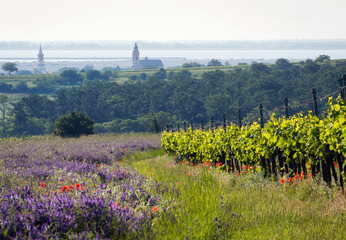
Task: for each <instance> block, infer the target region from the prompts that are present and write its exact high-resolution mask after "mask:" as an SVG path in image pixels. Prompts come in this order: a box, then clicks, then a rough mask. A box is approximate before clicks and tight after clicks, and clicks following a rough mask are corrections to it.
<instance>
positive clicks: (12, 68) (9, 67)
mask: <svg viewBox="0 0 346 240" xmlns="http://www.w3.org/2000/svg"><path fill="white" fill-rule="evenodd" d="M2 70H4V71H5V72H7V73H8V75H11V73H13V72H17V71H18V68H17V64H16V63H11V62H7V63H4V64H2Z"/></svg>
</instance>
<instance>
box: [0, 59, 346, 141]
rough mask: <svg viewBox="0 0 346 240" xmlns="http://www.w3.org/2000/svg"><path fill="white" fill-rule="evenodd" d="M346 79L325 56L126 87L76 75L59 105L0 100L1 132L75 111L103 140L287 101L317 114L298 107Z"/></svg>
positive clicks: (42, 127) (27, 128) (136, 80)
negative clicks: (313, 92)
mask: <svg viewBox="0 0 346 240" xmlns="http://www.w3.org/2000/svg"><path fill="white" fill-rule="evenodd" d="M345 73H346V60H335V61H332V60H330V59H329V58H328V57H326V56H325V57H323V56H320V57H319V58H317V59H315V60H310V59H308V60H306V61H301V62H298V63H290V62H289V61H288V60H286V59H278V60H277V61H276V63H275V64H272V65H265V64H262V63H257V64H253V65H250V66H245V67H241V68H240V67H234V68H229V69H228V70H226V71H224V70H213V71H206V72H204V73H203V74H202V75H201V77H198V78H197V77H194V75H193V74H192V73H191V71H189V69H188V68H182V69H181V70H179V71H169V70H165V69H160V70H157V72H155V73H154V74H153V75H150V76H148V75H146V74H143V73H140V72H138V74H137V75H134V76H132V77H131V78H129V79H128V80H127V81H125V82H124V83H121V84H120V83H117V82H111V81H107V79H106V78H105V77H103V78H102V77H100V78H89V79H84V80H83V78H81V75H79V74H80V73H77V74H76V75H75V78H76V79H72V80H71V81H75V82H78V83H79V85H75V86H74V87H69V88H65V89H61V90H57V91H56V92H55V94H54V98H48V97H47V96H45V95H37V94H35V93H34V94H31V95H28V96H26V97H23V98H22V99H21V100H20V101H18V102H16V103H13V104H12V105H13V107H9V104H8V103H6V99H2V101H0V110H1V113H0V116H1V124H0V133H1V134H2V136H9V135H14V136H23V135H36V134H45V133H51V132H52V130H53V129H54V123H55V121H56V119H57V118H58V117H60V116H62V115H64V114H66V113H68V112H70V111H81V112H84V113H86V114H87V115H88V116H90V117H91V118H92V119H93V120H94V121H95V123H96V124H95V130H96V132H98V133H106V132H129V131H135V132H137V131H154V130H155V129H156V130H157V126H155V125H158V126H159V127H160V128H161V130H162V129H163V128H164V127H165V126H166V124H176V123H178V122H179V123H182V122H183V121H187V122H190V121H192V122H194V123H196V124H199V123H200V122H201V120H203V121H204V122H208V121H209V119H210V117H214V118H215V119H216V120H218V119H219V120H221V119H222V114H225V115H226V118H227V119H228V120H229V121H236V120H237V112H238V109H240V110H241V112H242V116H243V118H245V120H246V119H248V120H249V121H250V120H251V119H253V118H256V117H257V116H258V106H259V104H262V105H263V106H264V110H265V112H269V111H271V110H273V109H275V108H277V107H279V106H282V105H283V104H284V98H285V97H287V98H288V99H289V103H290V105H291V109H290V113H291V114H293V113H294V112H298V111H307V110H308V109H311V108H310V106H308V105H306V104H305V105H299V104H296V105H297V106H295V108H293V107H294V104H293V103H299V101H304V100H307V99H308V100H309V99H311V89H312V88H315V89H316V90H317V93H318V96H325V95H327V94H330V93H334V94H337V91H338V79H339V78H340V77H341V75H342V74H345ZM62 74H63V73H62ZM100 76H104V75H102V74H101V75H100ZM65 80H66V78H65ZM66 81H67V80H66ZM334 96H335V95H334ZM323 104H324V103H323V102H321V104H320V108H322V110H323V107H324V105H323ZM256 108H257V109H256ZM278 113H280V112H278Z"/></svg>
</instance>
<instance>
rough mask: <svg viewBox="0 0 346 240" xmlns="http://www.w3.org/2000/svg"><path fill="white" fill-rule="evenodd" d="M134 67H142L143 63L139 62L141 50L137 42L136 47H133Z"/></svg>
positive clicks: (137, 68) (136, 68)
mask: <svg viewBox="0 0 346 240" xmlns="http://www.w3.org/2000/svg"><path fill="white" fill-rule="evenodd" d="M132 69H134V70H139V69H141V65H140V63H139V51H138V46H137V43H135V47H134V48H133V51H132Z"/></svg>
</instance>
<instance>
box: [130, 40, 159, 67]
mask: <svg viewBox="0 0 346 240" xmlns="http://www.w3.org/2000/svg"><path fill="white" fill-rule="evenodd" d="M163 67H164V66H163V63H162V61H161V60H149V59H148V58H147V57H145V58H144V59H143V60H139V51H138V46H137V43H135V47H134V48H133V51H132V69H133V70H141V69H158V68H163Z"/></svg>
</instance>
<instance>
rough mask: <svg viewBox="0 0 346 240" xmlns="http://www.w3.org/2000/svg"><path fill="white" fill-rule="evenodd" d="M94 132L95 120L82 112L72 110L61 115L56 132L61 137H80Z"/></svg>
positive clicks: (56, 124) (56, 125) (57, 121)
mask: <svg viewBox="0 0 346 240" xmlns="http://www.w3.org/2000/svg"><path fill="white" fill-rule="evenodd" d="M93 133H94V121H93V120H92V119H91V118H90V117H89V116H87V115H86V114H84V113H82V112H70V113H68V114H65V115H64V116H61V117H59V118H58V119H57V120H56V123H55V129H54V134H55V135H58V136H60V137H79V136H81V135H89V134H93Z"/></svg>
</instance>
